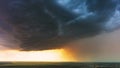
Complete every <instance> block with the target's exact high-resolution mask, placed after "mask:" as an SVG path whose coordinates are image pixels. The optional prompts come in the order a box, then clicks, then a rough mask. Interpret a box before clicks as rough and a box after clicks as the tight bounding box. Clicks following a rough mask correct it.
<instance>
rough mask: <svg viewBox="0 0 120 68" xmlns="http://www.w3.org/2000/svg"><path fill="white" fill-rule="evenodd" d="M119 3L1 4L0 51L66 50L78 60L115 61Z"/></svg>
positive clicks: (28, 0) (24, 0)
mask: <svg viewBox="0 0 120 68" xmlns="http://www.w3.org/2000/svg"><path fill="white" fill-rule="evenodd" d="M119 3H120V2H119V0H52V1H49V0H4V1H3V0H1V1H0V49H1V50H6V49H22V50H24V51H30V50H35V51H36V50H49V49H56V48H67V49H69V50H72V51H73V52H74V53H75V55H76V56H77V57H80V56H83V57H85V56H87V58H89V57H90V58H91V59H92V58H95V60H98V59H100V58H102V59H103V58H105V57H110V59H111V58H113V59H114V58H115V57H116V59H117V57H118V56H119V55H118V52H119V44H120V43H119V40H120V39H119V35H120V34H119V33H120V29H119V27H120V5H119ZM71 48H72V49H71ZM110 51H112V52H113V53H112V52H110ZM114 54H115V55H114ZM111 55H112V56H111ZM99 56H100V57H99ZM101 56H102V57H101ZM99 61H100V60H99Z"/></svg>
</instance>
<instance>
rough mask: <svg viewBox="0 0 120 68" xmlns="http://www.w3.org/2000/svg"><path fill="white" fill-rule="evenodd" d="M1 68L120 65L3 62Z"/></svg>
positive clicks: (117, 67) (115, 66)
mask: <svg viewBox="0 0 120 68" xmlns="http://www.w3.org/2000/svg"><path fill="white" fill-rule="evenodd" d="M0 68H120V63H81V62H1V63H0Z"/></svg>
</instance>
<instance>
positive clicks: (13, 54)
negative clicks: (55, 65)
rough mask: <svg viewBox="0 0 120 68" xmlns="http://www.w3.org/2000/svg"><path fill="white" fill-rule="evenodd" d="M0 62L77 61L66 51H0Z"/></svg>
mask: <svg viewBox="0 0 120 68" xmlns="http://www.w3.org/2000/svg"><path fill="white" fill-rule="evenodd" d="M0 61H38V62H66V61H67V62H68V61H75V59H74V58H73V57H72V56H71V55H70V54H69V53H68V52H66V51H65V50H64V49H53V50H43V51H18V50H5V51H0Z"/></svg>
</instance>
